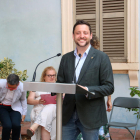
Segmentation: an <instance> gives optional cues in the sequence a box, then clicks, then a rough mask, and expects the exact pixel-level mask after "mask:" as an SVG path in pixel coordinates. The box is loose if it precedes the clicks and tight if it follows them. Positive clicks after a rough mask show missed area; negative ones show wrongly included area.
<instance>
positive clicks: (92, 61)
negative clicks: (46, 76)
mask: <svg viewBox="0 0 140 140" xmlns="http://www.w3.org/2000/svg"><path fill="white" fill-rule="evenodd" d="M91 39H92V32H91V26H90V24H89V23H87V22H86V21H83V20H79V21H77V22H76V24H75V25H74V27H73V40H74V41H75V43H76V49H75V50H74V51H72V52H70V53H67V54H65V55H63V57H62V60H61V63H60V67H59V71H58V76H57V82H59V83H72V81H75V83H77V84H78V85H80V86H81V87H82V88H84V89H85V90H88V91H89V92H94V93H95V95H93V94H85V95H84V94H80V93H76V94H65V98H64V101H63V112H62V123H63V124H62V125H63V127H62V140H76V138H77V136H78V134H79V133H80V132H81V133H82V135H83V139H84V140H98V132H99V128H100V127H101V126H103V125H105V124H106V123H107V116H106V108H105V101H104V96H109V95H111V94H112V93H113V92H114V81H113V73H112V67H111V63H110V60H109V57H108V56H107V54H105V53H104V52H102V51H99V50H97V49H94V48H93V47H91V44H90V40H91ZM79 60H80V61H79ZM77 63H79V64H78V65H77ZM76 66H77V68H76V71H75V67H76ZM74 73H75V74H74Z"/></svg>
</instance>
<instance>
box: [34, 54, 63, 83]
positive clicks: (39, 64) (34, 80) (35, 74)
mask: <svg viewBox="0 0 140 140" xmlns="http://www.w3.org/2000/svg"><path fill="white" fill-rule="evenodd" d="M60 55H61V53H58V54H57V55H55V56H53V57H50V58H48V59H46V60H44V61H41V62H40V63H39V64H38V65H37V66H36V68H35V71H34V74H33V78H32V82H34V81H35V78H36V70H37V67H38V66H39V65H40V64H41V63H43V62H45V61H47V60H49V59H51V58H54V57H56V56H60Z"/></svg>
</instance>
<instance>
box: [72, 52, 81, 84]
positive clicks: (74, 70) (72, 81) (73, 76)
mask: <svg viewBox="0 0 140 140" xmlns="http://www.w3.org/2000/svg"><path fill="white" fill-rule="evenodd" d="M79 57H80V59H79V61H78V63H77V65H76V67H75V70H74V76H73V80H72V83H73V84H74V77H75V74H76V68H77V66H78V64H79V62H80V60H81V54H79Z"/></svg>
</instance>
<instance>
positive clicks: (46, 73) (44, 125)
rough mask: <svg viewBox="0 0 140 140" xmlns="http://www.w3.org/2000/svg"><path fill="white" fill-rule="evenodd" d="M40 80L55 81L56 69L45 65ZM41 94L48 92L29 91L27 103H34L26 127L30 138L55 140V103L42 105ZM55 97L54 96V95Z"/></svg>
mask: <svg viewBox="0 0 140 140" xmlns="http://www.w3.org/2000/svg"><path fill="white" fill-rule="evenodd" d="M40 81H41V82H50V83H55V82H56V70H55V69H54V68H53V67H51V66H50V67H46V68H45V69H44V70H43V72H42V75H41V79H40ZM41 94H51V93H50V92H39V91H37V92H32V91H31V92H30V94H29V96H28V99H27V103H28V104H30V105H34V107H33V109H32V111H31V127H30V128H29V129H27V134H28V136H30V137H31V140H50V139H51V140H56V104H48V105H43V104H44V103H45V101H44V100H42V99H41V96H40V95H41ZM55 97H56V96H55Z"/></svg>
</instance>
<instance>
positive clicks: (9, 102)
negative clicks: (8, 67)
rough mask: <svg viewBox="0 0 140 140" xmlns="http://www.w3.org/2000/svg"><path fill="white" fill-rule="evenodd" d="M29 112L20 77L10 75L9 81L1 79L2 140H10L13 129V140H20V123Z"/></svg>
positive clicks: (0, 111) (0, 120)
mask: <svg viewBox="0 0 140 140" xmlns="http://www.w3.org/2000/svg"><path fill="white" fill-rule="evenodd" d="M26 112H27V102H26V91H24V90H23V83H21V82H20V81H19V77H18V76H17V75H15V74H10V75H9V76H8V77H7V79H0V122H1V123H2V126H3V129H2V139H3V140H9V139H10V132H11V129H12V140H19V136H20V129H21V126H20V123H21V118H22V121H24V119H25V115H26Z"/></svg>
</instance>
